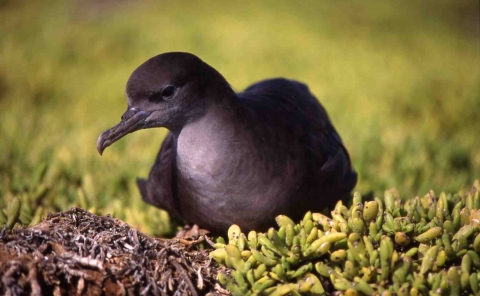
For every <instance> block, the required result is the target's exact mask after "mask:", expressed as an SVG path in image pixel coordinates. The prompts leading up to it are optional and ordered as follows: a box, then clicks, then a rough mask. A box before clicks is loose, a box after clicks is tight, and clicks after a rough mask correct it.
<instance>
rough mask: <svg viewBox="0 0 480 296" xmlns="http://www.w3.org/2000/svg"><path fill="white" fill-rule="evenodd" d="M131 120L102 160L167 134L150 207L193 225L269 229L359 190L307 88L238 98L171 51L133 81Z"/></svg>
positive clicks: (115, 132)
mask: <svg viewBox="0 0 480 296" xmlns="http://www.w3.org/2000/svg"><path fill="white" fill-rule="evenodd" d="M126 93H127V98H128V109H127V112H126V113H125V114H124V115H123V116H122V121H121V122H120V123H119V124H118V125H116V126H115V127H113V128H112V129H110V130H107V131H105V132H104V133H102V134H101V135H100V137H99V139H98V142H97V149H98V151H99V152H100V153H102V152H103V150H104V149H105V148H106V147H107V146H109V145H111V144H112V143H113V142H115V141H116V140H118V139H120V138H121V137H123V136H125V135H126V134H128V133H130V132H133V131H136V130H139V129H144V128H152V127H166V128H167V129H169V130H170V133H169V134H168V135H167V137H166V138H165V140H164V142H163V144H162V147H161V149H160V152H159V154H158V156H157V159H156V161H155V164H154V165H153V168H152V170H151V172H150V175H149V178H148V180H138V186H139V188H140V191H141V194H142V196H143V199H144V200H145V201H146V202H147V203H149V204H152V205H154V206H156V207H159V208H162V209H165V210H167V211H169V212H171V213H173V214H175V215H177V216H180V217H183V218H184V219H186V220H188V221H189V222H191V223H196V224H198V225H199V226H200V227H203V228H206V229H208V230H211V231H214V232H220V233H222V232H225V231H226V230H227V228H228V227H229V226H230V225H231V224H233V223H236V224H238V225H240V227H242V229H243V230H245V231H248V230H251V229H255V230H265V229H266V228H267V227H269V226H271V225H272V224H273V223H274V217H275V216H276V215H279V214H285V215H288V216H291V217H292V218H299V217H301V216H302V215H303V214H304V213H305V212H306V211H308V210H312V211H320V210H322V209H323V208H324V207H331V206H333V205H334V204H335V203H336V202H337V201H338V200H339V199H342V198H344V197H345V196H346V195H348V194H349V193H350V192H351V190H352V189H353V187H354V186H355V184H356V182H357V174H356V173H355V172H354V171H353V169H352V166H351V163H350V158H349V155H348V152H347V151H346V149H345V147H344V146H343V144H342V141H341V139H340V137H339V135H338V134H337V132H336V131H335V128H334V127H333V125H332V124H331V122H330V120H329V118H328V116H327V113H326V112H325V110H324V109H323V108H322V106H321V105H320V103H319V102H318V101H317V100H316V99H315V97H314V96H313V95H312V94H311V93H310V92H309V90H308V87H307V86H306V85H304V84H302V83H299V82H296V81H293V80H287V79H282V78H278V79H270V80H264V81H261V82H258V83H256V84H254V85H252V86H250V87H249V88H247V89H246V90H245V91H244V92H242V93H239V94H236V93H235V92H234V91H233V90H232V89H231V88H230V86H229V85H228V83H227V82H226V80H225V79H224V78H223V77H222V76H221V75H220V74H219V73H218V72H217V71H216V70H215V69H213V68H212V67H210V66H209V65H207V64H206V63H204V62H203V61H201V60H200V59H199V58H197V57H196V56H194V55H192V54H188V53H165V54H161V55H158V56H156V57H153V58H151V59H150V60H148V61H147V62H145V63H144V64H142V65H141V66H140V67H139V68H137V69H136V70H135V71H134V72H133V74H132V75H131V77H130V79H129V80H128V83H127V90H126Z"/></svg>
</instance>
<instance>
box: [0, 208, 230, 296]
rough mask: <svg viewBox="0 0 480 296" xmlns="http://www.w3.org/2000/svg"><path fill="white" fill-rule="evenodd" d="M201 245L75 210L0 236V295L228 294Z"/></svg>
mask: <svg viewBox="0 0 480 296" xmlns="http://www.w3.org/2000/svg"><path fill="white" fill-rule="evenodd" d="M203 240H204V237H203V236H200V237H199V238H198V239H196V240H192V239H190V240H188V239H187V240H186V239H169V240H167V239H158V238H152V237H149V236H148V235H145V234H143V233H140V232H138V231H137V230H135V229H133V228H132V227H130V226H129V225H127V224H126V223H124V222H122V221H121V220H118V219H115V218H112V217H110V216H101V217H100V216H96V215H94V214H91V213H89V212H87V211H85V210H82V209H79V208H72V209H71V210H69V211H66V212H60V213H56V214H49V215H48V216H47V218H46V219H45V220H44V221H43V222H41V223H39V224H37V225H35V226H33V227H30V228H26V229H15V230H14V231H13V233H11V232H9V231H7V230H6V228H3V229H2V230H0V278H1V281H0V294H1V295H35V296H38V295H55V296H57V295H80V294H81V295H192V296H194V295H228V292H227V291H226V290H223V289H222V288H221V287H220V286H219V285H218V284H217V283H216V276H217V272H219V271H225V270H224V268H223V267H220V266H217V265H216V264H215V263H212V261H211V259H210V258H209V256H208V251H206V250H201V249H200V248H198V247H197V246H198V244H199V243H200V242H201V241H203Z"/></svg>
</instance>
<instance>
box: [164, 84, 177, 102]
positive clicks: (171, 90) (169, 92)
mask: <svg viewBox="0 0 480 296" xmlns="http://www.w3.org/2000/svg"><path fill="white" fill-rule="evenodd" d="M174 93H175V86H173V85H167V86H165V87H164V88H163V89H162V93H161V94H162V98H164V99H168V98H170V97H171V96H172V95H173V94H174Z"/></svg>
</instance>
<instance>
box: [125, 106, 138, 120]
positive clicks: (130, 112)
mask: <svg viewBox="0 0 480 296" xmlns="http://www.w3.org/2000/svg"><path fill="white" fill-rule="evenodd" d="M137 112H138V109H137V108H130V109H128V110H127V111H126V112H125V113H123V115H122V121H127V120H129V119H130V118H132V116H133V115H135V113H137Z"/></svg>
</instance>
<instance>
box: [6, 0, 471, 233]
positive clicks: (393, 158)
mask: <svg viewBox="0 0 480 296" xmlns="http://www.w3.org/2000/svg"><path fill="white" fill-rule="evenodd" d="M478 23H479V21H478V3H476V2H475V1H449V0H438V1H400V0H394V1H370V2H365V1H360V2H359V1H342V2H341V3H339V2H338V1H301V2H298V1H248V2H246V1H234V2H232V1H208V2H206V1H187V2H184V1H172V0H167V1H90V0H85V1H74V0H65V1H64V0H50V1H26V0H19V1H13V0H12V1H8V0H2V1H0V36H1V37H0V208H6V207H7V202H9V201H10V200H11V199H12V198H13V196H19V197H20V199H21V200H25V202H24V203H25V204H31V207H32V208H31V212H30V215H31V216H34V215H35V214H34V213H35V211H36V207H37V206H42V207H43V208H44V212H47V211H58V210H65V209H67V208H69V207H70V206H72V205H77V206H82V207H87V208H95V209H96V211H97V212H99V213H114V214H115V215H117V216H119V217H120V218H123V219H126V220H127V221H128V222H129V223H130V224H133V225H134V226H135V227H137V228H139V229H140V230H142V231H146V232H148V233H150V234H156V235H160V234H163V233H165V232H166V231H168V230H169V229H170V228H169V222H168V221H169V220H168V219H167V217H166V216H165V213H164V212H160V211H158V210H155V209H154V208H153V207H150V206H147V205H145V204H144V203H143V202H142V201H141V198H140V196H139V193H138V191H137V189H136V187H135V178H136V177H137V176H143V177H145V176H147V174H148V171H149V169H150V167H151V164H152V162H153V160H154V158H155V155H156V153H157V151H158V148H159V146H160V143H161V141H162V138H163V137H164V135H165V133H166V131H165V130H163V129H156V130H153V129H152V130H146V131H141V132H137V133H135V134H132V135H129V136H128V137H126V138H125V139H122V140H121V141H119V142H118V143H116V144H115V145H114V146H113V147H111V148H109V149H108V150H107V151H106V153H105V154H104V156H103V157H100V156H99V155H98V154H97V152H96V151H95V141H96V138H97V136H98V135H99V134H100V132H102V131H103V130H105V129H107V128H109V127H111V126H112V125H113V124H115V123H117V121H118V120H119V119H120V116H121V114H122V113H123V111H124V110H125V108H126V101H125V98H124V94H123V92H124V86H125V83H126V80H127V79H128V76H129V75H130V73H131V72H132V71H133V70H134V69H135V68H136V67H137V66H138V65H140V64H141V63H142V62H144V61H145V60H146V59H148V58H149V57H151V56H154V55H156V54H158V53H161V52H166V51H175V50H178V51H188V52H192V53H194V54H196V55H198V56H200V57H201V58H202V59H204V60H205V61H206V62H208V63H209V64H211V65H212V66H214V67H215V68H217V69H218V70H219V71H220V72H221V73H222V74H224V76H225V77H226V78H227V79H228V81H229V82H230V83H231V84H232V85H233V87H234V88H235V89H237V90H241V89H243V88H245V87H246V86H248V85H249V84H250V83H252V82H255V81H258V80H260V79H264V78H268V77H276V76H285V77H288V78H294V79H298V80H301V81H304V82H305V83H307V84H308V85H309V86H310V88H311V90H312V92H313V93H314V94H315V95H316V96H317V97H318V98H319V99H320V101H321V102H322V103H323V104H324V106H325V107H326V109H327V110H328V112H329V114H330V117H331V118H332V120H333V122H334V123H335V126H336V127H337V129H338V131H339V133H340V134H341V136H342V138H343V140H344V142H345V144H346V146H347V147H348V149H349V151H350V152H351V156H352V160H353V164H354V166H355V167H356V169H357V170H358V172H359V186H358V188H357V189H358V190H360V191H361V192H368V191H373V190H376V189H378V188H391V187H398V188H402V192H403V193H404V194H405V197H411V196H413V194H414V193H416V192H426V191H427V190H429V189H430V188H441V189H442V190H446V191H450V192H453V191H454V190H457V189H458V188H459V187H460V186H463V185H464V184H469V183H471V182H472V181H473V179H472V178H473V176H479V175H480V149H478V147H479V137H478V134H479V133H478V131H479V130H480V112H478V110H480V100H479V98H480V83H478V82H479V80H480V79H479V78H480V70H479V67H478V65H479V58H478V55H479V54H478V48H479V47H478V46H479V45H478V35H479V28H478ZM42 170H43V171H44V174H45V176H50V177H48V178H47V179H48V180H41V181H32V178H36V177H34V176H37V172H42ZM42 174H43V173H41V174H39V175H42ZM43 185H44V186H45V187H46V188H47V189H45V187H43ZM44 190H46V191H44ZM376 194H379V192H376ZM25 195H28V196H33V195H40V196H39V197H37V199H36V200H35V201H30V199H32V198H30V197H28V198H26V197H24V196H25ZM27 199H28V201H27ZM21 217H22V216H21Z"/></svg>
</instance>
